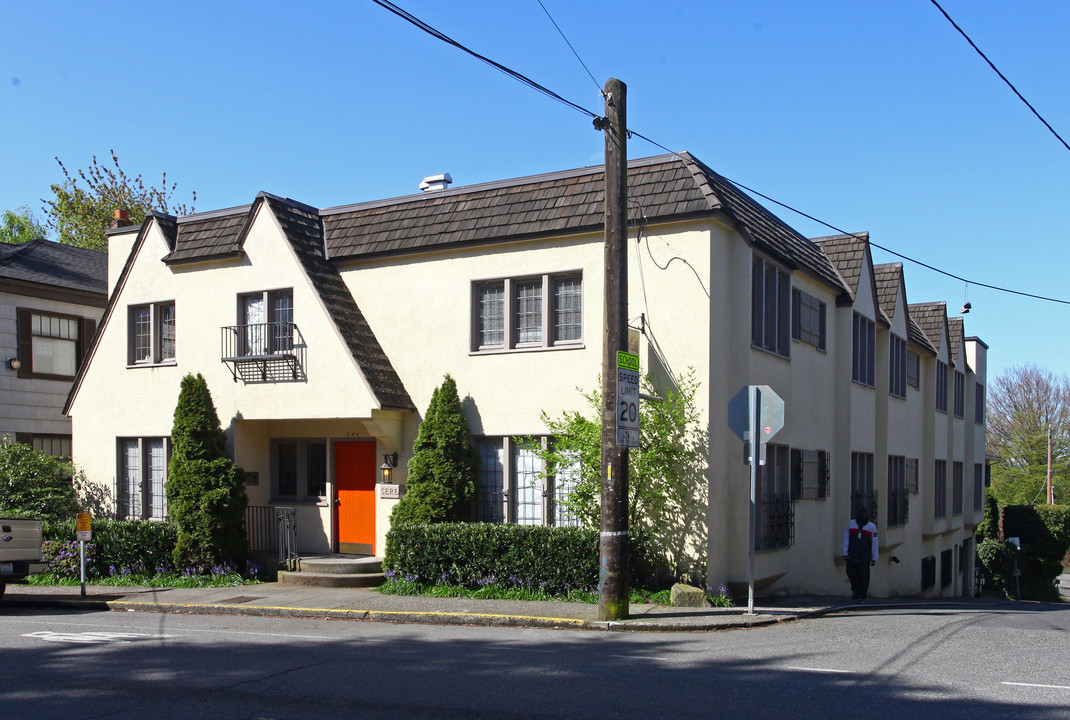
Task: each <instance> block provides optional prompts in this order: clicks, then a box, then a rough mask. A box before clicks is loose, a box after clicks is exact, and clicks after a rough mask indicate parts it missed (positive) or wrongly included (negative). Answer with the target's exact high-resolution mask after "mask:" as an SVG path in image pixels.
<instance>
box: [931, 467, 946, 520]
mask: <svg viewBox="0 0 1070 720" xmlns="http://www.w3.org/2000/svg"><path fill="white" fill-rule="evenodd" d="M933 517H934V518H936V519H937V520H939V519H940V518H946V517H947V460H937V461H936V467H935V468H934V471H933Z"/></svg>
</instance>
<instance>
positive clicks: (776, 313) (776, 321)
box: [751, 257, 791, 357]
mask: <svg viewBox="0 0 1070 720" xmlns="http://www.w3.org/2000/svg"><path fill="white" fill-rule="evenodd" d="M790 287H791V275H790V274H789V273H788V272H787V271H786V270H783V269H781V268H779V267H777V266H776V265H774V264H773V263H771V262H769V261H768V260H766V259H765V258H761V257H755V258H754V262H753V264H752V265H751V345H753V346H754V347H758V348H762V349H763V350H768V351H769V352H772V353H776V354H777V355H783V356H784V357H787V356H788V355H789V354H790V344H791V341H790V339H789V338H790V330H791V325H790V316H791V293H790Z"/></svg>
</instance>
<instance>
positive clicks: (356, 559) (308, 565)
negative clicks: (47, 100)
mask: <svg viewBox="0 0 1070 720" xmlns="http://www.w3.org/2000/svg"><path fill="white" fill-rule="evenodd" d="M297 563H298V565H297V567H298V569H299V570H300V571H301V572H309V573H324V574H328V575H360V574H363V573H381V572H382V571H383V559H382V558H381V557H372V556H367V557H360V556H355V555H308V556H305V557H302V558H298V560H297Z"/></svg>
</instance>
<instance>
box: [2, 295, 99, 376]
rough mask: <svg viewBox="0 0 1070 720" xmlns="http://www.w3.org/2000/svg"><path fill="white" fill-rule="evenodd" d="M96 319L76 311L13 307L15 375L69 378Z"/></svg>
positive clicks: (78, 360)
mask: <svg viewBox="0 0 1070 720" xmlns="http://www.w3.org/2000/svg"><path fill="white" fill-rule="evenodd" d="M95 329H96V323H95V322H94V321H93V320H91V319H89V318H82V317H77V316H75V315H62V314H56V313H46V312H41V311H40V310H37V309H34V308H21V307H20V308H15V334H16V338H15V339H16V341H17V343H18V345H17V347H18V355H17V357H18V359H19V363H20V364H19V366H18V367H17V368H13V369H17V371H18V377H20V378H23V379H29V378H43V379H46V380H69V379H71V378H73V377H74V376H75V374H76V373H77V372H78V365H79V364H80V363H81V361H82V355H83V354H84V351H85V347H86V345H87V344H88V342H89V340H90V339H91V338H92V337H93V331H94V330H95Z"/></svg>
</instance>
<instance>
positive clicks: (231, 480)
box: [167, 373, 248, 570]
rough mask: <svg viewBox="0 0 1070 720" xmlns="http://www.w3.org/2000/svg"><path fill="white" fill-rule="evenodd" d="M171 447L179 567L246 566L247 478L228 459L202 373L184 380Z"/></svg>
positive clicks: (170, 489)
mask: <svg viewBox="0 0 1070 720" xmlns="http://www.w3.org/2000/svg"><path fill="white" fill-rule="evenodd" d="M171 443H172V454H171V464H170V466H169V472H168V478H167V506H168V514H169V515H170V517H171V520H172V522H173V523H174V524H175V528H176V530H177V531H178V539H177V542H176V544H175V550H174V560H175V564H176V565H178V566H180V567H194V568H201V569H203V570H207V569H208V568H210V567H212V566H215V565H220V564H224V563H239V562H241V561H242V560H244V558H245V556H246V553H247V549H248V548H247V544H246V541H245V531H244V529H243V528H242V519H243V516H244V515H245V507H246V504H247V503H248V499H247V498H246V496H245V473H244V472H242V470H241V468H239V467H238V466H236V465H235V464H234V463H233V462H232V461H231V460H230V458H228V457H227V456H226V435H225V434H224V433H223V429H222V428H221V427H220V425H219V415H218V414H217V413H216V409H215V404H214V403H213V402H212V395H211V393H210V392H209V391H208V383H207V382H205V380H204V377H203V376H202V375H201V374H200V373H197V375H196V376H193V375H186V376H185V377H184V378H182V389H181V391H180V392H179V395H178V404H177V405H176V406H175V422H174V427H173V428H172V429H171Z"/></svg>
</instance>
